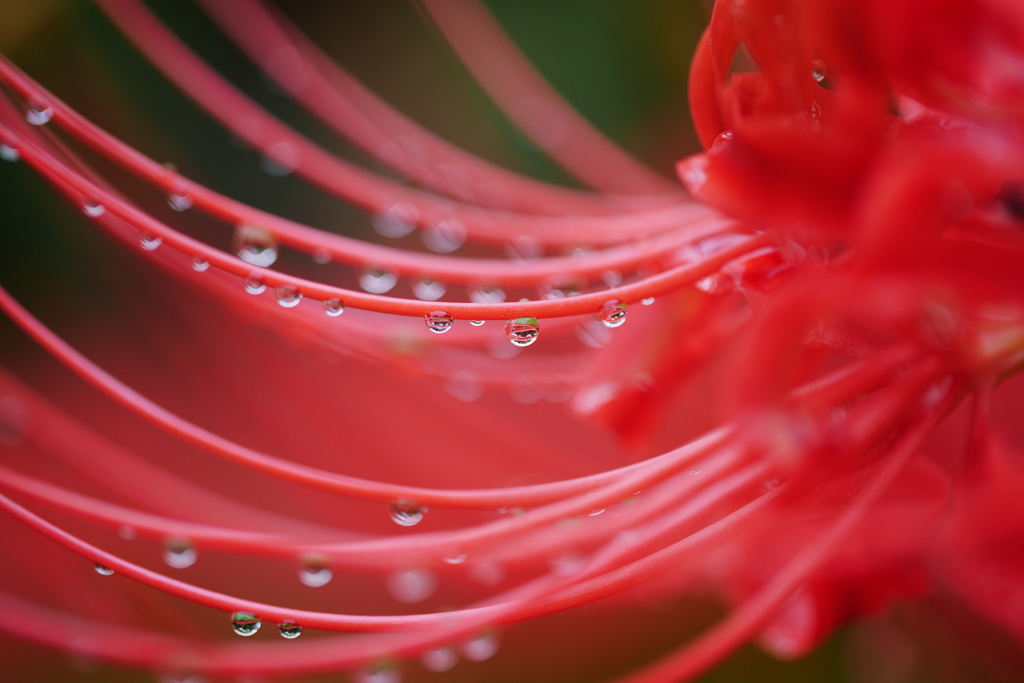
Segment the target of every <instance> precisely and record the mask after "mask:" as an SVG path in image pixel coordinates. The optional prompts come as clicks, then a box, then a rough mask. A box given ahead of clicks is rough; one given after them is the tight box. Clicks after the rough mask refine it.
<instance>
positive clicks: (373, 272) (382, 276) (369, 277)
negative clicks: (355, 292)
mask: <svg viewBox="0 0 1024 683" xmlns="http://www.w3.org/2000/svg"><path fill="white" fill-rule="evenodd" d="M397 282H398V276H397V275H395V274H394V273H392V272H391V271H389V270H382V269H380V268H370V269H368V270H366V271H365V272H364V273H363V274H362V275H360V276H359V286H360V287H362V288H363V289H364V290H365V291H367V292H369V293H370V294H386V293H387V292H390V291H391V289H392V288H393V287H394V286H395V284H396V283H397Z"/></svg>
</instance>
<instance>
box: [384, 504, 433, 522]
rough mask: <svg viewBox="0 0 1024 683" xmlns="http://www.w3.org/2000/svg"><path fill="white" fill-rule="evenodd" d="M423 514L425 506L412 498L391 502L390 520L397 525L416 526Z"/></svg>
mask: <svg viewBox="0 0 1024 683" xmlns="http://www.w3.org/2000/svg"><path fill="white" fill-rule="evenodd" d="M425 514H427V508H425V507H423V506H422V505H419V504H417V503H416V502H415V501H412V500H397V501H395V502H394V503H392V504H391V521H393V522H394V523H395V524H397V525H398V526H416V525H417V524H419V523H420V522H421V521H423V516H424V515H425Z"/></svg>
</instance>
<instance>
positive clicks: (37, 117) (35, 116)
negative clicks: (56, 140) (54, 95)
mask: <svg viewBox="0 0 1024 683" xmlns="http://www.w3.org/2000/svg"><path fill="white" fill-rule="evenodd" d="M52 118H53V108H52V107H48V106H46V105H45V104H41V103H39V102H33V103H32V104H30V105H29V106H28V109H26V110H25V120H26V121H28V122H29V123H31V124H32V125H33V126H42V125H44V124H47V123H49V122H50V119H52Z"/></svg>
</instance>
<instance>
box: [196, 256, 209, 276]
mask: <svg viewBox="0 0 1024 683" xmlns="http://www.w3.org/2000/svg"><path fill="white" fill-rule="evenodd" d="M209 269H210V262H209V261H207V260H206V259H204V258H201V257H199V256H193V257H192V270H194V271H196V272H197V273H205V272H206V271H207V270H209Z"/></svg>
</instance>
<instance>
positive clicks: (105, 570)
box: [92, 562, 114, 576]
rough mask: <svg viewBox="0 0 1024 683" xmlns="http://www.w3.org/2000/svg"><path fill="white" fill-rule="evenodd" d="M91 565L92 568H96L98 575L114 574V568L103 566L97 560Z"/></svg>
mask: <svg viewBox="0 0 1024 683" xmlns="http://www.w3.org/2000/svg"><path fill="white" fill-rule="evenodd" d="M92 567H93V569H95V570H96V573H97V574H99V575H100V576H112V575H113V574H114V570H113V569H111V568H110V567H104V566H103V565H102V564H100V563H98V562H96V563H93V565H92Z"/></svg>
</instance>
